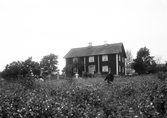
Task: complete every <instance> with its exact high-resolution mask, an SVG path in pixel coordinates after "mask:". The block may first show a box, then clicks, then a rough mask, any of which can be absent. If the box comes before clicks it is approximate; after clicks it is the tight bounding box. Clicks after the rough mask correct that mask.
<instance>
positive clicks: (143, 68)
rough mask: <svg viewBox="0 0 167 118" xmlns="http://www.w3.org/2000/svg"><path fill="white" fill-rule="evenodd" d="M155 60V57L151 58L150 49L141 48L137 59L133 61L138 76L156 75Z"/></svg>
mask: <svg viewBox="0 0 167 118" xmlns="http://www.w3.org/2000/svg"><path fill="white" fill-rule="evenodd" d="M153 58H154V57H153V56H150V51H149V49H148V48H146V47H144V48H140V49H139V51H138V52H137V58H136V59H134V60H133V63H132V68H133V69H134V70H135V71H136V72H137V73H138V74H146V73H155V72H156V63H155V60H154V59H153Z"/></svg>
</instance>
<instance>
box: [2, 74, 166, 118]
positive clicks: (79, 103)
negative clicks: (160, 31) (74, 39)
mask: <svg viewBox="0 0 167 118" xmlns="http://www.w3.org/2000/svg"><path fill="white" fill-rule="evenodd" d="M127 79H129V80H127ZM130 80H134V81H130ZM46 82H47V81H46ZM54 82H55V83H54ZM39 84H40V83H39ZM41 84H42V85H41V86H38V87H35V88H34V89H25V86H23V85H22V84H20V83H8V82H6V83H4V84H3V85H2V86H0V103H1V104H0V117H2V118H3V117H5V118H11V117H17V118H22V117H27V118H29V117H36V118H39V117H43V118H48V117H50V118H51V117H56V118H64V117H69V118H72V117H73V118H80V117H84V118H110V117H113V118H117V117H118V118H119V117H120V118H122V117H125V118H128V117H138V118H139V117H143V118H144V117H146V118H148V117H152V118H160V117H161V116H162V115H164V114H165V110H167V108H166V106H165V105H166V103H165V101H167V85H166V83H164V82H161V81H159V80H157V79H156V78H152V77H150V78H148V76H142V77H140V76H138V77H131V78H125V79H123V78H120V80H119V81H117V80H115V82H114V83H112V84H107V83H104V82H103V81H102V79H99V78H98V79H92V78H91V79H87V80H84V79H83V80H75V85H74V84H69V82H68V81H66V80H59V81H55V80H54V81H53V80H51V81H50V82H49V83H48V84H47V83H45V82H42V83H41ZM45 84H46V85H45ZM161 103H162V104H161Z"/></svg>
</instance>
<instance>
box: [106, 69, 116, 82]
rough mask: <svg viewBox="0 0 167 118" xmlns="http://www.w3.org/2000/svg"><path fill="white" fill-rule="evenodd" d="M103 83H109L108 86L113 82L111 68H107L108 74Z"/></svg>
mask: <svg viewBox="0 0 167 118" xmlns="http://www.w3.org/2000/svg"><path fill="white" fill-rule="evenodd" d="M104 81H107V83H109V84H110V83H111V82H113V81H114V74H113V72H112V70H111V68H109V73H108V74H107V76H106V78H105V79H104Z"/></svg>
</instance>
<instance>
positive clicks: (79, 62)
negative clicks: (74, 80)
mask: <svg viewBox="0 0 167 118" xmlns="http://www.w3.org/2000/svg"><path fill="white" fill-rule="evenodd" d="M83 68H84V63H83V61H82V60H81V59H80V58H77V61H75V62H74V63H73V62H71V63H70V64H68V65H66V66H65V67H64V68H63V70H62V72H63V73H65V74H66V76H69V77H70V76H73V69H76V70H77V72H78V73H79V74H80V75H81V74H82V71H83Z"/></svg>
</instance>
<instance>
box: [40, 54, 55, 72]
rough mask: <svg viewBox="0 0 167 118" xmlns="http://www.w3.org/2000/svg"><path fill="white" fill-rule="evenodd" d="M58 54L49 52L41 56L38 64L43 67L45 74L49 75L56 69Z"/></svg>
mask: <svg viewBox="0 0 167 118" xmlns="http://www.w3.org/2000/svg"><path fill="white" fill-rule="evenodd" d="M57 59H58V56H57V55H55V54H53V53H51V54H49V55H46V56H44V57H43V58H42V60H41V62H40V66H41V68H43V73H44V74H45V75H49V74H51V73H52V72H55V71H57V66H56V65H57V64H58V61H57Z"/></svg>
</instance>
